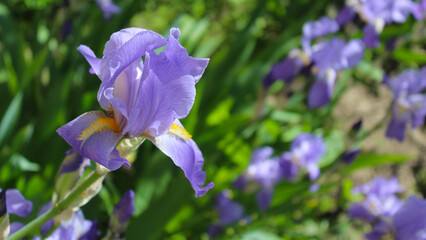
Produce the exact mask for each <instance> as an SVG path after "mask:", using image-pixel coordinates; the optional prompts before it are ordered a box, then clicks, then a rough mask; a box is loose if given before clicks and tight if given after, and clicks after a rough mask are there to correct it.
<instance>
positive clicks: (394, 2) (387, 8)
mask: <svg viewBox="0 0 426 240" xmlns="http://www.w3.org/2000/svg"><path fill="white" fill-rule="evenodd" d="M360 3H361V5H362V6H361V11H362V16H363V17H364V18H365V19H366V20H367V21H368V22H369V23H374V22H375V21H377V19H382V20H383V21H384V22H385V23H386V24H389V23H392V22H396V23H403V22H405V20H406V19H407V17H408V15H409V14H410V13H411V8H412V1H410V0H360Z"/></svg>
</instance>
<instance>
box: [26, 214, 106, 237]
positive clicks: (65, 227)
mask: <svg viewBox="0 0 426 240" xmlns="http://www.w3.org/2000/svg"><path fill="white" fill-rule="evenodd" d="M97 231H98V230H97V222H96V221H93V222H92V221H89V220H86V219H85V218H84V215H83V212H82V211H81V210H80V211H78V212H76V213H74V215H73V216H72V217H71V218H70V219H69V220H67V221H63V222H61V225H60V226H59V227H58V228H57V229H56V230H55V231H54V232H53V233H52V234H51V235H50V236H49V237H47V238H46V240H63V239H69V240H95V239H98V236H97ZM39 239H42V238H41V237H35V238H34V240H39ZM43 239H44V238H43Z"/></svg>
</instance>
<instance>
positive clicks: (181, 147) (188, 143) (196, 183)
mask: <svg viewBox="0 0 426 240" xmlns="http://www.w3.org/2000/svg"><path fill="white" fill-rule="evenodd" d="M175 124H178V125H179V126H182V125H180V123H179V122H178V121H175ZM182 128H183V127H182ZM148 139H150V140H151V141H152V142H153V143H154V144H155V146H157V147H158V148H159V149H160V150H161V151H162V152H163V153H164V154H166V155H167V156H169V157H170V158H171V159H172V161H173V162H174V164H175V165H176V166H178V167H180V168H181V169H182V170H183V172H184V174H185V177H186V178H187V179H188V180H189V182H190V183H191V186H192V188H193V189H194V190H195V197H201V196H204V194H206V193H207V192H208V191H209V190H210V189H211V188H213V186H214V184H213V183H212V182H211V183H209V184H207V185H206V186H204V187H203V185H204V183H205V181H206V173H205V172H204V171H203V170H202V169H203V165H204V158H203V155H202V153H201V151H200V149H199V148H198V146H197V144H195V142H194V141H193V140H192V139H187V140H185V139H182V138H181V137H180V136H178V135H176V134H174V133H172V132H168V133H166V134H163V135H161V136H159V137H155V138H152V137H150V138H148Z"/></svg>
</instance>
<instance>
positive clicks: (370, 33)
mask: <svg viewBox="0 0 426 240" xmlns="http://www.w3.org/2000/svg"><path fill="white" fill-rule="evenodd" d="M363 32H364V37H363V38H362V41H363V42H364V43H365V45H366V46H367V47H370V48H376V47H378V46H379V44H380V39H379V33H378V32H377V31H376V29H375V27H374V26H373V25H371V24H367V25H365V26H364V28H363Z"/></svg>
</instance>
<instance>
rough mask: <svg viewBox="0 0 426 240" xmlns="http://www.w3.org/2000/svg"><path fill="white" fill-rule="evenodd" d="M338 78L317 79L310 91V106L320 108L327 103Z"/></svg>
mask: <svg viewBox="0 0 426 240" xmlns="http://www.w3.org/2000/svg"><path fill="white" fill-rule="evenodd" d="M335 80H336V79H327V78H326V79H324V78H323V79H319V80H316V81H315V82H314V83H313V84H312V86H311V88H310V89H309V93H308V106H309V107H310V108H318V107H323V106H325V105H327V104H328V103H329V102H330V100H331V98H332V96H333V89H334V83H335Z"/></svg>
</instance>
